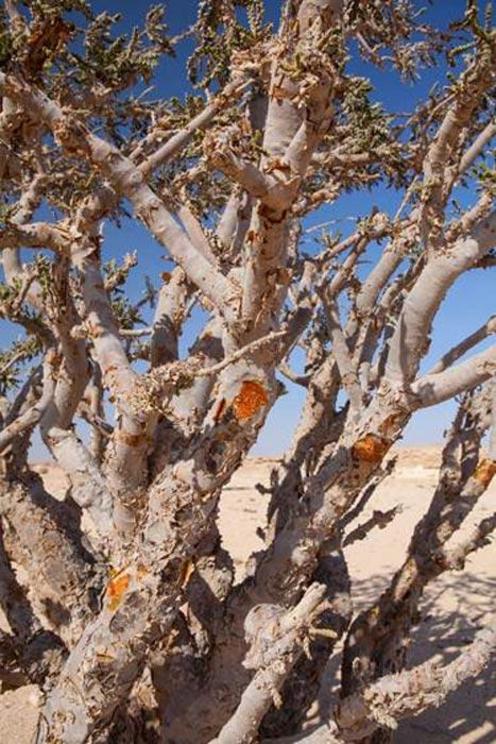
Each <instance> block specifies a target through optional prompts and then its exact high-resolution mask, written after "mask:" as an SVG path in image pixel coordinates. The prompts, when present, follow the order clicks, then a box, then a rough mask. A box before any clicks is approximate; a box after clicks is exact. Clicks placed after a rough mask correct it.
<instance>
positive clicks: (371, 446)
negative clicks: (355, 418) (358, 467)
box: [351, 434, 391, 463]
mask: <svg viewBox="0 0 496 744" xmlns="http://www.w3.org/2000/svg"><path fill="white" fill-rule="evenodd" d="M390 446H391V442H390V441H389V439H385V438H384V437H380V436H378V435H377V434H366V435H365V436H364V437H362V439H359V440H358V441H357V442H355V444H354V445H353V447H352V450H351V451H352V455H353V457H354V458H355V459H357V460H362V461H363V462H371V463H376V462H380V461H381V460H382V458H383V457H384V455H385V454H386V452H387V451H388V449H389V447H390Z"/></svg>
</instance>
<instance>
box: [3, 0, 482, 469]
mask: <svg viewBox="0 0 496 744" xmlns="http://www.w3.org/2000/svg"><path fill="white" fill-rule="evenodd" d="M422 5H424V3H422V4H421V3H418V6H419V8H420V7H421V6H422ZM92 6H93V8H94V9H95V10H96V11H101V10H108V11H110V12H116V13H117V12H119V13H122V15H123V20H122V22H121V24H120V30H128V29H129V28H130V27H131V26H133V25H135V24H139V23H141V22H142V20H143V18H144V16H145V14H146V11H147V9H148V7H149V6H150V3H148V2H147V1H146V0H144V1H143V2H141V3H136V2H131V1H130V0H93V2H92ZM464 7H465V2H464V0H451V1H450V2H446V0H435V2H434V5H433V7H430V8H428V12H427V15H426V18H428V20H431V21H434V22H435V23H436V24H437V25H442V26H446V25H447V24H448V23H449V21H450V20H451V19H452V18H453V17H454V16H459V15H460V14H461V13H462V12H463V9H464ZM167 8H168V11H167V21H168V24H169V26H170V28H171V31H172V32H178V31H181V30H183V29H184V27H185V26H186V25H188V24H190V23H191V22H192V21H193V20H194V18H195V16H196V9H197V2H196V0H169V2H168V3H167ZM279 10H280V0H268V2H267V16H268V19H269V20H275V19H277V17H278V14H279ZM190 51H191V42H187V43H185V44H183V45H182V47H181V50H180V53H179V54H178V56H177V58H176V59H169V58H168V59H166V60H164V61H163V62H162V63H161V65H160V67H159V69H158V72H157V76H156V79H155V86H156V93H158V94H160V95H162V96H171V95H176V96H178V97H182V96H184V95H185V94H186V93H188V92H189V91H190V86H189V84H188V82H187V78H186V73H185V66H184V61H185V57H186V56H187V54H188V53H189V52H190ZM350 65H351V69H353V72H355V73H356V74H363V75H365V74H367V75H369V76H370V77H371V79H372V82H373V84H374V92H373V94H372V95H373V97H374V98H376V99H377V100H379V101H382V102H383V103H384V105H385V107H386V108H387V109H389V110H393V111H398V112H399V111H407V110H410V109H411V108H412V107H413V105H414V103H415V101H416V100H420V99H421V98H422V97H423V96H425V94H426V93H427V92H428V91H429V90H430V89H431V87H432V85H433V83H435V82H436V80H439V82H440V84H441V85H443V84H444V79H443V75H442V71H440V70H439V69H437V70H436V69H434V70H429V71H427V72H426V73H425V74H423V75H422V77H421V79H420V80H419V81H418V82H417V83H415V85H412V86H407V85H405V84H404V83H401V82H400V81H399V79H398V76H397V74H396V73H394V72H381V71H375V70H372V71H371V70H370V69H369V68H368V67H367V68H365V67H364V66H363V64H362V63H361V62H357V61H352V62H351V63H350ZM154 95H155V94H154ZM400 196H401V195H399V194H398V193H395V192H394V191H393V190H388V189H387V188H386V187H384V186H382V185H381V186H379V187H378V188H375V189H374V190H373V191H371V192H365V193H361V194H352V195H347V196H346V197H344V198H343V199H340V200H339V201H338V202H337V203H335V204H333V205H329V206H326V207H325V208H323V209H322V210H320V211H319V213H318V214H316V215H314V216H313V217H312V218H311V219H310V220H309V221H308V226H309V225H311V224H317V223H320V222H322V221H325V220H336V221H337V222H336V229H337V228H339V229H341V230H342V231H343V232H344V233H346V232H348V231H349V230H351V229H352V227H353V222H352V221H350V219H349V218H350V217H351V218H354V217H357V216H360V215H365V214H367V213H369V212H370V209H371V207H372V206H373V205H376V206H377V207H379V209H381V210H383V211H386V212H389V213H394V211H395V208H396V207H397V204H398V200H399V198H400ZM104 236H105V243H104V253H105V256H106V257H107V258H110V257H115V258H117V259H119V258H120V257H122V256H123V255H124V254H125V253H126V252H128V251H137V252H138V257H139V267H138V269H136V270H135V271H134V274H133V276H132V278H131V279H130V281H129V282H128V290H129V292H130V294H131V296H132V297H135V298H137V297H139V295H140V293H141V291H142V288H143V277H144V275H146V274H148V275H149V276H151V277H152V279H153V278H155V277H158V275H159V273H160V272H161V271H163V269H164V267H165V263H164V259H165V256H164V254H163V251H162V249H161V248H160V247H159V246H158V245H157V243H156V242H155V241H154V240H153V239H152V238H151V237H150V235H149V234H148V233H147V232H146V231H145V229H144V228H143V227H142V226H141V225H140V224H139V223H137V222H133V221H125V222H124V223H123V226H122V229H121V230H118V229H117V228H115V227H113V226H112V225H110V224H108V223H107V224H106V225H105V228H104ZM379 251H380V248H379V247H375V248H373V249H372V251H371V253H370V260H371V261H372V260H373V259H374V257H377V256H378V255H379ZM366 269H367V266H364V270H366ZM155 281H156V279H155ZM490 283H491V285H490ZM491 290H493V292H494V289H493V286H492V280H491V278H490V274H489V272H487V271H486V272H484V271H477V272H472V273H471V274H470V275H467V276H464V277H463V278H462V279H461V280H460V281H459V282H458V283H457V284H456V286H455V287H453V289H452V291H451V292H450V293H449V295H448V297H447V299H446V301H445V303H444V304H443V306H442V309H441V311H440V313H439V315H438V318H437V319H436V322H435V326H434V333H433V340H432V345H431V349H430V352H429V354H428V356H427V358H426V360H425V363H424V365H423V368H424V369H428V368H429V367H430V366H432V364H433V363H434V362H435V361H436V360H437V359H438V357H439V356H440V355H441V354H442V353H444V352H445V351H446V350H447V349H449V348H450V347H451V346H452V345H454V344H455V343H457V341H459V340H460V339H461V338H463V337H464V336H465V335H467V334H468V333H470V332H471V331H472V330H474V329H475V328H477V327H478V325H480V324H481V323H482V322H484V321H485V320H486V319H487V318H488V316H489V315H490V314H491V312H493V311H494V307H493V303H492V300H491V297H492V292H491ZM201 320H202V319H201V316H200V314H199V313H194V314H193V317H192V319H191V320H190V322H189V324H188V327H187V328H186V331H185V333H184V336H183V339H182V344H181V346H182V349H183V350H186V349H187V347H188V345H189V344H190V343H191V342H192V340H193V338H194V336H195V335H196V332H197V331H198V329H199V327H200V325H201ZM4 328H5V334H4V337H5V341H10V340H11V338H12V336H13V335H15V332H14V330H13V329H12V328H8V327H6V326H5V324H4ZM481 348H483V346H481ZM285 385H286V387H287V389H288V394H287V395H285V396H283V397H282V398H281V399H280V400H279V401H278V402H277V404H276V405H275V407H274V409H273V411H272V412H271V414H270V415H269V418H268V421H267V423H266V426H265V429H264V431H263V432H262V433H261V436H260V438H259V441H258V443H257V444H256V446H255V448H254V454H263V455H279V454H281V453H283V452H284V450H285V449H286V447H287V446H288V444H289V442H290V439H291V433H292V431H293V429H294V426H295V424H296V422H297V419H298V415H299V412H300V409H301V405H302V402H303V398H304V391H303V390H302V389H301V388H298V387H297V386H295V385H293V384H291V383H288V382H286V381H285ZM453 408H454V404H453V403H451V402H450V403H446V404H444V405H442V406H439V407H437V408H436V409H434V410H430V411H429V410H428V411H425V412H421V413H419V414H417V415H416V416H415V418H414V419H413V421H412V422H411V424H410V425H409V427H408V429H407V431H406V433H405V437H404V441H405V443H408V444H420V443H432V442H437V441H440V439H441V437H442V433H443V430H444V429H445V428H446V426H447V424H448V423H449V420H450V417H451V414H452V411H453ZM33 455H34V456H35V457H37V456H40V455H42V450H41V449H40V447H39V444H36V446H35V448H34V452H33Z"/></svg>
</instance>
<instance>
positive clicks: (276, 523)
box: [0, 0, 496, 744]
mask: <svg viewBox="0 0 496 744" xmlns="http://www.w3.org/2000/svg"><path fill="white" fill-rule="evenodd" d="M455 5H456V4H455ZM277 6H278V10H279V12H280V18H279V22H278V26H277V28H272V27H271V25H270V24H269V23H267V22H266V20H265V16H264V11H265V8H264V1H263V0H199V2H198V15H197V20H196V21H195V22H194V24H193V25H192V26H191V27H190V28H185V29H184V32H182V33H181V34H179V35H176V36H172V35H171V34H170V33H169V31H168V27H167V25H166V20H167V19H166V17H165V14H164V7H163V5H162V4H159V5H158V6H156V7H151V8H150V9H149V11H148V14H147V16H146V22H145V24H144V26H143V28H142V29H135V30H133V31H131V32H129V33H128V34H127V35H126V34H124V35H121V36H119V35H117V33H116V32H115V29H114V27H115V23H116V21H117V20H118V19H117V18H116V17H115V16H112V15H111V14H109V13H101V14H96V13H95V12H94V10H93V9H92V7H91V2H89V1H88V0H4V3H3V8H2V9H1V11H0V93H1V100H2V107H1V113H0V176H1V179H2V196H1V198H2V202H1V225H0V248H1V256H2V264H3V272H4V283H3V284H2V285H1V288H0V289H1V296H0V312H1V316H2V318H3V319H4V321H5V322H6V323H7V322H8V323H10V324H14V325H15V327H16V328H17V332H18V335H17V340H16V342H15V343H14V344H13V345H10V346H8V345H7V346H6V347H5V348H4V350H3V351H2V353H1V357H0V385H1V388H2V396H3V397H2V409H1V430H0V456H1V463H2V469H1V480H0V518H1V533H0V534H1V545H0V549H1V550H0V603H1V606H2V608H3V611H4V613H5V615H6V617H7V620H8V623H9V626H10V630H11V632H2V634H1V636H0V656H1V660H2V667H3V675H4V676H5V675H7V676H9V675H10V678H11V679H12V678H13V677H12V674H13V672H15V673H16V675H17V677H16V678H19V679H21V680H30V681H32V682H35V683H36V684H38V685H40V687H41V689H42V690H43V703H42V707H41V710H40V717H39V724H38V730H37V735H36V737H37V738H36V741H37V742H38V744H41V743H42V742H57V743H63V744H79V743H81V742H87V741H91V742H104V741H109V742H116V741H123V742H128V741H164V742H177V744H202V743H203V742H205V743H206V742H214V741H215V742H218V744H238V743H242V742H252V741H258V740H268V739H270V740H279V741H283V740H285V741H308V742H319V744H320V742H348V741H362V742H379V741H385V740H388V739H389V738H390V736H391V731H392V730H393V729H394V727H395V726H396V723H397V721H398V720H399V719H401V718H402V717H405V716H409V715H415V714H416V713H418V712H419V711H421V710H423V709H424V708H426V707H428V706H430V705H439V704H440V703H441V702H442V701H443V700H444V698H445V697H446V696H447V695H448V694H449V693H450V691H452V690H453V689H455V688H456V687H457V686H458V685H460V684H461V682H462V681H464V680H465V679H467V678H469V677H474V676H475V675H477V674H478V673H479V672H480V671H481V669H482V668H483V667H484V665H485V664H486V663H487V661H488V659H489V657H490V654H491V651H492V650H493V648H494V646H495V643H496V625H493V626H492V627H487V628H486V629H484V630H483V631H481V632H480V633H479V634H478V635H477V636H476V637H475V640H474V641H473V643H472V644H471V645H469V646H468V647H466V648H465V649H464V650H463V651H461V652H460V653H459V655H458V656H457V657H456V658H454V660H452V661H451V662H450V663H449V664H448V665H445V666H442V665H440V664H437V663H434V662H427V663H426V664H424V665H422V666H418V667H414V668H408V666H407V641H408V639H409V637H410V630H411V627H412V624H413V623H414V622H415V619H416V617H417V615H418V609H419V602H420V600H421V597H422V594H423V592H424V589H425V587H426V586H427V584H428V583H429V582H432V581H434V580H435V579H436V578H437V577H438V576H439V575H440V574H442V573H443V572H445V571H448V570H451V569H453V568H460V567H462V566H463V564H464V561H465V559H466V557H467V556H468V555H469V554H470V553H472V552H473V551H475V550H476V549H477V548H479V547H480V546H481V545H483V544H484V543H485V541H486V540H487V537H488V535H489V534H490V533H491V531H492V530H493V529H494V527H495V526H496V514H495V515H493V516H492V517H491V516H489V517H487V518H486V519H484V521H483V522H481V523H480V524H478V525H477V526H476V528H475V529H474V531H473V532H472V533H470V534H469V535H468V536H466V534H465V533H464V536H463V538H458V539H457V536H456V534H455V533H456V532H457V530H458V529H459V527H460V526H461V525H462V523H463V521H464V520H465V518H466V517H467V515H468V514H469V512H470V511H471V510H472V508H473V507H474V505H475V504H476V503H477V500H478V499H479V498H480V496H481V495H482V494H483V493H484V491H485V490H486V488H487V486H488V484H489V483H490V481H491V478H492V476H493V474H494V473H495V472H496V444H495V442H494V436H493V439H492V443H491V442H490V445H489V448H488V450H487V453H486V454H484V453H485V452H486V450H484V449H483V448H482V442H483V439H484V437H485V435H486V433H487V432H488V431H490V430H491V422H492V419H493V418H494V414H493V408H494V382H493V379H492V378H493V376H494V373H495V371H496V349H495V347H494V346H490V345H488V344H485V345H484V344H483V350H482V351H478V350H477V349H476V348H475V347H476V346H477V345H478V344H480V343H481V342H483V341H484V340H485V339H486V338H487V337H488V336H490V335H491V334H492V333H493V332H494V330H495V328H496V323H495V321H494V318H489V319H488V320H487V322H485V323H484V324H483V325H482V326H481V327H480V328H478V329H476V330H474V332H473V333H472V334H471V335H470V336H468V337H466V338H460V340H459V343H457V345H456V346H455V347H453V348H451V349H449V350H447V351H446V353H445V354H444V355H443V356H442V357H441V358H440V359H439V360H438V362H437V363H436V364H435V366H434V367H433V368H432V369H431V370H430V371H427V372H425V373H424V372H423V371H421V369H423V368H421V364H422V362H423V360H424V359H425V356H426V354H427V351H428V348H429V341H430V333H431V328H432V323H433V320H434V319H435V317H436V315H437V313H438V310H439V308H440V306H441V304H442V302H443V299H444V297H445V295H446V293H447V292H448V290H449V289H450V288H451V287H452V285H453V284H454V283H455V282H456V281H457V280H458V278H459V277H461V276H462V275H463V274H465V273H467V272H472V273H473V274H476V273H477V272H478V271H481V270H486V271H490V270H491V269H492V267H493V266H494V262H495V256H494V249H495V248H496V212H495V211H494V209H493V198H494V193H495V192H494V189H495V183H496V175H495V170H494V167H493V160H492V156H491V149H490V148H491V140H492V138H493V137H494V135H495V134H496V125H495V120H494V115H495V112H494V102H495V98H494V95H495V75H496V32H495V30H494V28H493V26H492V18H491V11H490V8H489V7H488V8H484V7H479V6H478V4H477V2H475V1H474V0H471V1H469V2H468V4H467V6H466V9H463V8H462V9H461V13H460V17H459V18H456V19H453V22H452V23H451V24H450V25H446V27H445V28H443V29H439V28H436V27H434V26H433V25H429V24H428V23H427V22H425V20H424V17H423V16H422V14H420V13H419V12H418V5H417V3H414V2H409V0H288V2H281V3H280V7H279V3H277ZM271 9H272V10H273V7H272V8H271ZM185 39H186V40H188V39H189V40H191V39H193V40H194V49H195V51H194V52H193V54H192V55H191V56H190V58H189V60H188V62H187V67H188V74H189V78H190V81H191V86H192V87H191V88H190V91H192V92H190V93H188V94H187V95H185V96H184V97H183V98H181V99H177V98H170V97H169V98H168V97H167V96H161V95H160V94H158V93H157V90H156V89H154V88H152V87H150V86H151V85H152V81H153V76H154V71H155V70H156V67H157V65H158V64H159V63H162V62H164V64H165V65H167V57H170V56H171V55H174V54H175V53H176V50H178V49H179V48H180V47H181V44H183V43H184V40H185ZM187 43H190V42H187ZM425 66H430V67H431V68H433V70H434V71H437V72H438V77H439V85H438V87H437V88H435V89H433V90H432V91H431V93H430V94H429V95H428V96H427V97H426V98H425V100H423V101H421V102H420V103H419V104H416V105H414V106H412V107H411V110H410V111H409V112H408V115H406V116H405V115H404V113H403V114H401V115H400V113H399V112H395V111H387V110H386V109H385V108H384V107H383V106H381V105H379V104H378V103H377V102H375V101H374V99H373V97H372V96H371V83H370V80H369V74H370V75H372V74H373V71H374V70H377V69H378V68H379V69H385V68H391V69H392V70H394V71H395V74H397V76H398V80H402V81H403V82H404V85H405V86H406V85H407V83H408V81H409V80H411V79H414V78H415V76H416V75H417V74H418V72H419V70H421V69H422V68H423V67H425ZM357 67H358V68H359V70H360V72H361V73H362V74H360V75H357V74H354V72H353V70H356V69H357ZM450 70H453V71H454V74H451V73H450ZM376 184H382V185H383V187H384V189H388V190H389V192H390V193H391V203H397V198H396V197H398V195H399V197H400V201H401V203H400V206H399V208H398V209H395V210H390V211H388V212H387V213H386V212H383V211H379V210H378V209H377V208H375V207H374V203H373V197H372V195H371V191H370V190H371V188H372V187H373V186H374V185H376ZM356 193H361V194H362V196H361V200H360V204H362V205H364V208H363V213H361V214H356V208H355V209H354V208H352V207H351V206H350V214H351V216H353V217H354V218H356V223H355V224H356V227H355V228H354V229H353V230H352V231H350V232H349V233H348V234H347V235H346V236H343V235H339V234H337V233H335V232H332V230H331V231H327V232H326V233H325V234H323V235H322V237H321V239H320V243H319V246H318V248H315V244H313V248H311V249H309V248H308V245H309V244H308V241H307V240H305V235H306V233H305V231H306V229H307V225H308V224H309V222H308V220H310V219H311V217H312V214H314V215H315V214H316V213H318V212H319V210H323V209H325V210H326V215H328V214H331V216H332V209H333V204H334V203H335V202H336V201H337V200H339V199H340V200H344V201H346V198H347V195H350V204H351V203H353V204H355V205H356V203H357V202H356V200H355V201H353V202H351V199H352V197H353V195H354V194H356ZM455 199H456V201H455ZM367 205H368V206H367ZM460 205H462V206H460ZM131 219H135V220H138V221H140V222H141V223H142V225H143V226H144V228H146V230H147V231H148V232H149V234H150V236H151V239H152V240H153V241H154V242H155V244H156V254H157V261H156V266H157V271H156V275H155V276H152V277H150V278H149V279H147V281H146V289H145V292H144V294H143V296H142V298H141V299H139V300H138V301H133V300H132V299H130V297H129V296H128V295H127V294H126V282H127V280H128V277H129V276H130V275H131V274H133V275H134V274H135V273H136V272H139V266H140V258H141V257H140V249H138V250H137V251H136V253H135V254H132V255H131V254H126V255H124V251H123V252H122V255H121V257H120V258H119V259H117V260H113V261H111V262H108V261H106V260H105V258H104V257H105V229H103V224H104V222H106V223H107V224H108V223H110V222H111V223H113V224H114V225H115V226H119V225H122V226H123V228H122V229H123V235H124V236H125V226H126V224H128V223H129V220H131ZM377 246H379V250H377ZM164 255H165V257H166V258H167V260H168V262H169V265H170V267H171V268H170V271H168V272H162V271H161V269H160V268H159V267H160V266H161V258H160V257H161V256H164ZM371 256H372V257H374V258H373V260H371V259H370V258H369V257H371ZM377 256H378V258H377ZM364 259H368V263H364ZM136 267H137V268H136ZM162 268H163V265H162ZM145 305H152V306H153V308H154V314H153V319H152V321H151V322H145V323H144V322H143V317H144V315H143V312H144V310H143V309H144V307H145ZM194 306H196V307H197V308H201V311H202V317H204V318H205V322H204V324H203V325H202V327H201V330H200V332H199V334H198V336H197V338H196V339H195V340H194V342H193V343H192V345H191V347H190V350H189V352H188V353H187V354H184V353H182V352H181V353H180V351H179V348H180V347H179V340H180V338H181V334H182V332H183V328H184V325H185V323H186V322H187V320H188V317H189V316H190V313H191V311H192V308H193V307H194ZM296 347H298V349H299V353H300V354H301V353H304V354H305V366H304V370H303V371H302V370H297V369H295V367H294V365H292V360H293V358H294V354H293V351H294V349H295V348H296ZM181 349H182V346H181ZM285 378H289V380H291V381H292V382H293V383H296V384H297V385H300V386H302V387H303V388H304V390H305V399H304V404H303V408H302V411H301V415H300V419H299V423H298V425H297V428H296V430H295V433H294V438H293V441H292V444H291V446H290V447H289V449H288V451H287V452H286V454H285V456H284V458H283V460H282V461H281V463H280V466H279V467H278V468H277V469H276V470H275V471H274V472H273V474H272V481H271V488H270V505H269V512H268V526H267V529H266V530H265V532H264V540H265V547H264V549H263V550H262V551H260V552H259V553H257V554H256V555H254V556H253V558H252V561H251V567H250V571H249V575H248V576H247V577H246V578H245V579H243V580H242V581H241V583H238V584H235V583H234V581H233V567H232V562H231V559H230V557H229V555H228V554H227V553H226V552H225V550H224V549H223V548H222V545H221V542H220V538H219V533H218V529H217V525H216V515H217V506H218V500H219V494H220V491H221V489H222V487H223V486H224V485H225V484H226V483H227V481H228V480H229V479H230V477H231V476H232V474H233V472H234V471H235V470H236V469H237V468H238V467H239V465H240V463H241V462H242V461H243V459H244V458H245V457H246V455H247V453H248V451H249V450H250V448H251V446H252V445H253V444H254V443H255V441H256V440H257V436H258V434H259V432H260V431H261V429H262V427H263V426H264V422H265V420H266V417H267V414H268V413H269V411H270V410H271V407H272V406H273V405H274V403H275V402H276V400H277V398H278V396H279V395H280V394H281V391H282V389H283V380H284V379H285ZM455 396H456V397H457V399H458V412H457V413H456V416H455V418H454V421H453V424H452V426H451V428H450V430H449V431H448V432H447V435H446V443H445V448H444V452H443V460H442V465H441V469H440V473H439V481H438V486H437V488H436V490H435V493H434V494H433V497H432V502H431V504H430V506H429V509H428V511H427V513H426V514H425V516H424V517H423V519H422V520H421V521H420V522H419V524H418V525H417V526H416V528H415V530H414V533H413V537H412V540H411V543H410V546H409V548H408V551H407V554H406V555H405V559H404V563H403V565H401V566H400V567H399V568H398V570H397V572H396V574H395V576H394V578H393V580H392V582H391V584H390V586H389V587H388V588H387V590H386V591H385V592H384V593H383V594H382V595H381V597H380V599H379V600H378V601H377V602H376V603H374V604H373V606H371V607H369V609H368V610H365V611H363V612H362V613H360V614H359V615H358V616H355V617H354V619H353V618H352V609H351V604H350V582H351V581H352V579H353V577H350V576H349V574H348V570H347V564H346V560H345V556H344V554H343V543H345V542H346V541H349V540H350V539H364V540H365V542H364V545H366V544H367V543H366V538H367V535H368V531H369V530H370V529H372V528H373V526H374V521H377V520H379V521H380V520H381V519H382V520H383V522H384V520H386V521H387V520H389V519H391V518H392V517H393V516H394V514H392V513H388V514H386V515H384V514H381V513H377V514H376V517H375V519H373V520H372V523H370V524H368V525H367V526H365V527H363V526H362V527H360V528H359V529H358V530H356V529H355V532H353V531H352V532H349V530H348V526H349V525H351V524H352V521H353V520H354V519H356V517H357V515H358V514H359V512H360V510H361V508H363V505H364V504H365V503H366V500H367V498H368V496H369V495H370V493H371V491H372V490H373V489H374V487H375V486H376V485H377V483H378V482H379V481H380V480H381V478H383V477H384V475H385V474H386V472H387V466H385V458H386V456H387V453H388V451H389V450H390V448H391V446H392V445H393V444H394V443H395V442H396V441H397V440H398V439H399V438H400V437H401V435H402V432H403V430H404V428H405V426H406V425H407V424H408V422H409V421H410V419H411V418H412V416H414V414H415V413H416V412H417V411H419V410H420V409H423V408H427V407H431V406H436V405H437V404H439V403H441V402H443V401H446V400H448V399H450V398H454V397H455ZM82 422H84V426H85V427H86V430H87V431H88V432H89V434H88V436H80V435H79V433H78V432H80V431H81V423H82ZM38 434H39V435H41V438H42V440H43V442H44V445H45V446H46V448H47V449H48V451H49V453H50V456H51V458H53V460H54V461H55V462H56V463H57V464H58V466H59V467H60V468H62V469H63V471H64V473H65V475H66V477H67V479H68V482H69V484H70V488H69V491H68V494H67V496H66V498H65V499H64V500H60V499H56V498H54V496H53V494H50V493H49V492H47V490H46V488H45V487H44V486H43V484H42V482H41V480H40V477H39V476H38V475H37V474H36V472H35V471H34V470H33V469H32V467H30V460H29V458H28V455H29V448H30V444H31V442H32V439H33V436H37V435H38ZM353 535H354V537H353ZM452 536H454V539H453V540H451V538H452ZM448 541H449V542H448ZM21 569H22V571H21ZM339 641H343V643H342V672H341V692H340V696H339V700H337V701H336V704H335V707H334V710H333V712H332V715H331V717H330V718H322V719H321V720H320V721H319V722H318V723H317V724H316V725H314V726H313V727H312V728H310V729H309V728H308V726H307V727H305V725H304V723H305V718H306V716H307V714H308V711H309V710H310V707H311V706H312V704H313V703H314V701H315V700H316V699H317V698H318V696H319V694H320V688H321V685H322V684H327V682H325V681H324V680H325V678H324V676H323V673H324V670H325V668H326V663H327V661H328V659H329V657H330V655H331V654H332V653H333V650H334V649H335V647H336V644H338V642H339Z"/></svg>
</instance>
